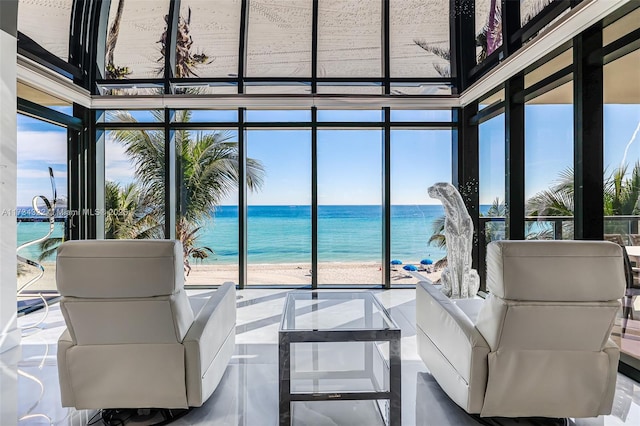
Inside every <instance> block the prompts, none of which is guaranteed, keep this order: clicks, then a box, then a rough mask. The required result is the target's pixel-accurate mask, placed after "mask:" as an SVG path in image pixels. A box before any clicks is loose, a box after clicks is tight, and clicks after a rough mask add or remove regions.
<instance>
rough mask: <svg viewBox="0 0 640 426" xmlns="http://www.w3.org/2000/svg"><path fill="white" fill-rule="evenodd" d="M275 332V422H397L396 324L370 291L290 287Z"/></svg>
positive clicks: (399, 405)
mask: <svg viewBox="0 0 640 426" xmlns="http://www.w3.org/2000/svg"><path fill="white" fill-rule="evenodd" d="M278 335H279V336H278V337H279V371H278V372H279V378H280V425H289V424H293V423H294V421H295V420H296V419H297V418H300V419H301V420H302V419H304V420H305V422H307V423H309V422H311V423H315V424H322V423H328V424H333V423H337V424H367V425H373V424H385V425H390V426H395V425H400V424H401V413H400V411H401V400H400V377H401V373H400V368H401V367H400V327H398V326H397V325H396V323H395V322H394V321H393V319H392V318H391V316H390V315H389V313H388V312H387V310H386V309H385V308H384V307H383V306H382V304H381V303H380V302H379V301H378V299H377V298H376V297H375V296H374V295H373V293H371V292H367V291H362V292H354V291H321V292H318V291H292V292H290V293H288V295H287V299H286V301H285V305H284V312H283V314H282V322H281V324H280V330H279V332H278Z"/></svg>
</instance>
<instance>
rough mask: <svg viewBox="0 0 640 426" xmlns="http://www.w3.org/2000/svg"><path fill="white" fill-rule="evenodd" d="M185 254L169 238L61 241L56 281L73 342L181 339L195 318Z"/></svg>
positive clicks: (138, 341)
mask: <svg viewBox="0 0 640 426" xmlns="http://www.w3.org/2000/svg"><path fill="white" fill-rule="evenodd" d="M182 253H183V252H182V245H181V244H180V242H179V241H171V240H86V241H68V242H65V243H63V244H62V245H61V246H60V248H59V249H58V255H57V269H56V282H57V287H58V290H59V292H60V294H61V295H62V296H63V298H62V301H61V307H62V313H63V315H64V317H65V321H66V323H67V328H68V329H69V332H70V334H71V337H72V339H73V341H74V343H75V344H77V345H93V344H126V343H160V344H162V343H176V342H181V341H182V340H183V338H184V336H185V334H186V333H187V330H188V329H189V327H190V326H191V324H192V323H193V318H194V316H193V311H192V310H191V306H190V305H189V301H188V299H187V296H186V293H185V291H184V275H183V274H184V271H183V258H182V256H183V254H182Z"/></svg>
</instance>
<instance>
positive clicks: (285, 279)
mask: <svg viewBox="0 0 640 426" xmlns="http://www.w3.org/2000/svg"><path fill="white" fill-rule="evenodd" d="M43 266H44V268H45V273H44V276H43V277H42V278H41V279H40V280H38V281H37V282H36V283H34V284H33V285H31V286H30V287H29V288H28V290H32V291H34V290H35V291H37V290H55V289H56V286H55V263H52V262H47V263H45V264H44V265H43ZM310 269H311V265H310V264H308V263H277V264H274V263H270V264H250V265H249V266H248V267H247V275H248V282H249V284H248V285H252V284H256V285H260V284H262V285H292V286H294V285H310V284H311V272H310ZM441 273H442V271H435V272H426V271H418V272H417V273H415V272H414V273H413V274H411V273H409V272H408V271H405V270H404V269H402V265H398V266H395V265H394V266H392V270H391V285H398V284H415V283H417V282H418V274H419V275H422V276H424V277H426V278H428V279H430V280H431V281H437V280H438V279H439V278H440V274H441ZM33 276H34V274H33V273H32V272H31V270H29V271H28V273H26V274H24V275H22V276H19V277H18V288H19V287H20V286H22V285H24V283H26V282H27V281H28V280H29V279H30V278H31V277H33ZM225 281H233V282H235V283H237V282H238V266H237V265H202V264H192V269H191V272H190V273H189V276H187V277H186V281H185V284H186V285H219V284H222V283H224V282H225ZM381 282H382V270H381V264H380V263H364V262H358V263H355V262H327V263H321V264H319V265H318V284H335V285H340V284H346V285H357V284H365V285H371V284H380V283H381Z"/></svg>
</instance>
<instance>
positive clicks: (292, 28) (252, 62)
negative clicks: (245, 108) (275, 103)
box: [247, 0, 313, 77]
mask: <svg viewBox="0 0 640 426" xmlns="http://www.w3.org/2000/svg"><path fill="white" fill-rule="evenodd" d="M312 15H313V13H312V1H311V0H275V1H274V0H269V1H264V0H252V1H251V2H249V25H248V40H247V75H248V76H249V77H311V27H312V23H311V19H312Z"/></svg>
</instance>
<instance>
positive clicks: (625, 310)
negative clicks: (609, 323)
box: [620, 295, 633, 337]
mask: <svg viewBox="0 0 640 426" xmlns="http://www.w3.org/2000/svg"><path fill="white" fill-rule="evenodd" d="M632 302H633V296H631V295H625V296H624V305H623V307H622V333H621V334H620V337H624V335H625V333H626V332H627V322H628V321H629V317H631V319H633V309H632Z"/></svg>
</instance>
